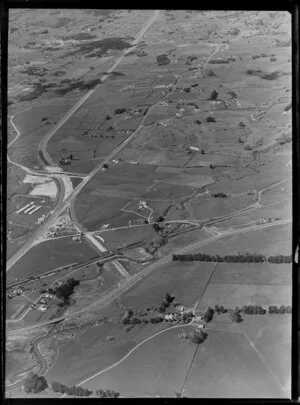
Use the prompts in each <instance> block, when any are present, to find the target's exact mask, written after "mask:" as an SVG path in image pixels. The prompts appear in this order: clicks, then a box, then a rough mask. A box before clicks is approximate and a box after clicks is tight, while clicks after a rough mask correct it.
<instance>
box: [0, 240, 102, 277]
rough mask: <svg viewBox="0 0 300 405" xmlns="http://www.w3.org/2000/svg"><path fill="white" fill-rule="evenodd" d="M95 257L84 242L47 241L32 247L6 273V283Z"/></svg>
mask: <svg viewBox="0 0 300 405" xmlns="http://www.w3.org/2000/svg"><path fill="white" fill-rule="evenodd" d="M94 257H95V258H96V257H97V253H96V252H95V251H94V250H93V249H92V248H91V247H90V246H89V245H88V244H87V242H85V241H84V240H83V241H82V242H81V243H78V242H74V241H72V238H71V237H66V238H59V239H54V240H49V241H45V242H42V243H40V244H39V245H37V246H34V247H33V248H32V249H31V250H29V252H28V253H26V254H25V255H24V256H23V258H22V260H20V261H18V262H17V263H16V264H15V265H14V266H12V267H11V269H10V270H9V271H8V273H7V276H6V277H7V278H6V280H7V283H8V284H10V283H12V282H13V281H15V280H16V279H17V278H18V279H19V280H22V279H26V278H29V277H35V276H38V275H41V274H43V273H45V272H47V271H49V270H52V269H55V268H57V267H61V266H64V265H68V264H70V263H82V262H85V261H88V260H89V259H92V258H94Z"/></svg>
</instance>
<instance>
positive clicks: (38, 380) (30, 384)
mask: <svg viewBox="0 0 300 405" xmlns="http://www.w3.org/2000/svg"><path fill="white" fill-rule="evenodd" d="M47 387H48V383H47V380H46V379H45V377H43V376H38V375H37V374H34V373H32V372H31V373H30V374H29V376H28V377H27V378H26V379H25V381H24V390H25V392H27V393H33V394H37V393H39V392H42V391H44V390H45V389H46V388H47Z"/></svg>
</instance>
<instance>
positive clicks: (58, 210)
mask: <svg viewBox="0 0 300 405" xmlns="http://www.w3.org/2000/svg"><path fill="white" fill-rule="evenodd" d="M158 16H159V10H155V11H154V13H153V15H151V17H150V18H149V19H148V21H147V22H146V23H145V24H144V26H143V28H142V29H141V31H140V32H139V33H138V34H137V36H136V38H135V40H134V41H133V46H136V44H137V42H138V41H139V40H140V39H141V38H142V37H143V35H144V34H145V33H146V31H147V30H148V29H149V28H150V27H151V25H152V24H153V23H154V22H155V21H156V19H157V18H158ZM132 49H133V48H132V47H131V48H129V49H127V50H126V51H125V52H123V54H122V56H120V57H119V58H118V59H117V61H116V62H115V63H114V65H113V66H112V67H111V68H110V69H109V70H108V73H111V72H112V71H113V70H114V69H115V68H116V67H117V66H118V65H119V64H120V63H121V62H122V60H123V59H124V57H125V56H126V55H127V53H128V52H130V51H132ZM107 77H108V75H105V76H104V77H103V78H102V81H104V80H105V79H106V78H107ZM95 90H96V88H95V89H92V90H90V91H89V92H88V93H87V94H85V95H84V97H82V98H81V99H80V100H79V101H78V102H77V103H76V104H75V106H74V107H72V108H71V110H69V111H68V112H67V114H66V115H65V116H64V117H63V118H62V119H61V120H60V121H59V123H58V124H57V125H56V126H55V127H54V128H53V129H52V130H51V131H50V132H49V133H48V134H46V136H45V137H44V138H43V140H42V141H41V143H40V144H39V151H40V152H41V153H42V154H43V156H45V158H46V160H47V161H48V162H50V163H52V159H51V158H50V156H49V155H48V154H47V151H46V148H47V143H48V142H49V140H50V139H51V137H52V136H53V135H54V134H55V133H56V132H57V131H58V130H59V129H60V128H61V126H62V125H63V124H64V123H65V122H66V121H67V120H68V119H70V118H71V116H72V115H74V114H75V112H76V111H77V110H78V109H79V108H80V107H81V105H82V104H83V103H84V102H85V101H86V100H87V99H88V98H89V97H90V96H91V95H92V94H93V93H94V91H95ZM145 117H146V116H144V117H143V119H144V118H145ZM142 122H143V121H142ZM140 128H141V124H140V125H139V127H138V128H137V129H136V131H134V132H133V133H132V134H131V135H130V136H129V137H128V138H127V139H126V140H125V141H124V142H123V143H121V144H120V145H119V146H118V147H117V148H116V149H115V150H114V151H113V152H112V153H111V154H110V155H109V156H108V157H107V158H106V159H105V161H104V162H102V163H101V164H100V165H98V166H96V167H95V169H93V170H92V171H91V172H90V174H89V175H88V176H86V178H85V179H84V180H83V181H82V182H81V183H80V184H79V185H78V186H77V187H76V188H75V189H74V191H73V193H72V194H70V195H69V196H68V197H67V198H65V199H64V200H63V201H62V202H61V201H60V204H58V206H57V207H56V208H55V210H54V212H53V213H52V215H51V216H50V217H49V218H48V219H47V220H46V221H45V222H44V224H43V225H42V226H41V227H40V228H39V229H38V230H37V232H36V233H35V234H34V235H33V236H32V237H31V238H29V239H28V241H27V242H26V243H25V244H24V245H23V246H22V247H21V249H19V250H18V251H17V252H16V253H15V254H14V255H13V256H12V257H11V258H10V259H9V260H8V261H7V265H6V271H8V270H9V269H10V268H11V267H12V266H13V265H14V264H15V263H16V262H17V261H18V260H20V259H21V257H23V256H24V255H25V253H27V252H28V250H30V249H31V247H32V246H33V244H34V243H36V241H37V240H39V239H41V238H42V237H43V235H44V234H45V233H46V232H47V231H48V230H49V229H50V228H51V227H52V226H53V224H54V223H55V221H56V220H57V218H58V217H59V215H61V214H62V213H63V211H64V210H65V209H66V208H67V207H68V205H69V203H70V201H71V200H73V199H74V198H76V196H77V195H78V193H79V192H80V191H81V190H82V188H83V187H84V186H85V185H86V184H87V183H88V182H89V181H90V180H91V179H92V178H93V177H94V175H95V174H96V173H98V171H99V170H100V169H101V168H102V167H103V165H104V164H105V163H107V162H108V161H109V160H111V159H112V158H113V157H114V156H115V155H116V154H117V153H119V152H120V151H121V150H122V149H123V148H124V147H125V146H126V145H127V144H128V143H129V142H130V141H131V140H132V138H134V136H135V135H136V133H137V132H138V130H139V129H140ZM19 136H20V133H18V137H19ZM55 167H56V166H55Z"/></svg>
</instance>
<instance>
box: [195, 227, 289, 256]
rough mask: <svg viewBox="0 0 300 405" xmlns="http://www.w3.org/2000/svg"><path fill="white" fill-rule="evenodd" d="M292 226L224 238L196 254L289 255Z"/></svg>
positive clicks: (264, 229) (270, 228)
mask: <svg viewBox="0 0 300 405" xmlns="http://www.w3.org/2000/svg"><path fill="white" fill-rule="evenodd" d="M291 237H292V228H291V224H284V225H282V224H278V225H276V223H275V225H274V226H271V227H267V228H263V229H257V230H250V231H248V232H241V233H238V234H236V235H231V236H224V237H222V238H220V239H218V240H216V241H214V242H212V243H208V244H207V245H205V246H204V247H203V248H201V249H198V250H196V249H195V250H194V253H196V252H201V253H204V252H205V253H211V254H219V255H224V254H237V253H239V252H241V253H244V252H253V253H261V254H264V255H266V256H272V255H273V256H274V255H278V254H281V255H289V254H291V251H292V242H291Z"/></svg>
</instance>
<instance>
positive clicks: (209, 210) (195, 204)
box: [185, 195, 255, 219]
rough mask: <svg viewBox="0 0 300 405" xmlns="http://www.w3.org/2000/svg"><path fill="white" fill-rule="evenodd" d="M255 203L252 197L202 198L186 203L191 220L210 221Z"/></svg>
mask: <svg viewBox="0 0 300 405" xmlns="http://www.w3.org/2000/svg"><path fill="white" fill-rule="evenodd" d="M254 202H255V199H254V197H253V196H252V195H242V196H237V197H227V198H214V197H202V198H194V199H193V200H191V201H189V202H187V203H185V208H186V211H187V212H188V214H189V216H188V217H189V218H190V219H208V218H215V217H220V216H223V215H229V214H231V213H233V212H235V211H238V210H241V209H244V208H246V207H248V206H249V205H251V204H253V203H254Z"/></svg>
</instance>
